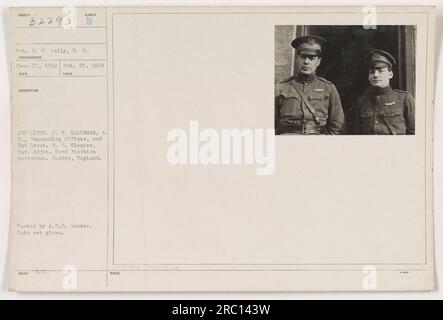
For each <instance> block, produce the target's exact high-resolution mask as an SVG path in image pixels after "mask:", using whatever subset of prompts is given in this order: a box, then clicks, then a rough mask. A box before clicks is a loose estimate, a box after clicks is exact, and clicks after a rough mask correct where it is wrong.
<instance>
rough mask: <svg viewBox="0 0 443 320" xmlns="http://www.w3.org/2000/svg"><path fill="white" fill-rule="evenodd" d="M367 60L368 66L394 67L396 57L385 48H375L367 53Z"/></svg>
mask: <svg viewBox="0 0 443 320" xmlns="http://www.w3.org/2000/svg"><path fill="white" fill-rule="evenodd" d="M365 61H366V63H367V65H368V67H372V68H374V67H379V68H380V67H390V68H392V67H393V66H394V65H395V64H396V62H395V58H394V57H393V56H392V55H391V54H390V53H389V52H386V51H384V50H379V49H375V50H372V51H371V52H369V53H368V54H366V56H365Z"/></svg>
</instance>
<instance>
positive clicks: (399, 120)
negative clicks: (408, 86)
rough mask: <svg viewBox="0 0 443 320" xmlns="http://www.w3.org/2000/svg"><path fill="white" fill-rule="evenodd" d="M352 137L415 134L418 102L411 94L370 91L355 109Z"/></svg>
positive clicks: (353, 110)
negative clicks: (416, 105)
mask: <svg viewBox="0 0 443 320" xmlns="http://www.w3.org/2000/svg"><path fill="white" fill-rule="evenodd" d="M352 118H353V123H352V128H351V130H352V133H354V134H376V135H379V134H380V135H392V134H395V135H402V134H414V133H415V101H414V98H413V97H412V95H411V94H409V93H408V92H407V91H401V90H396V89H392V88H391V87H390V86H388V87H385V88H375V87H370V88H368V89H367V90H366V92H365V93H364V95H363V96H362V97H361V98H360V99H358V101H357V103H356V104H355V106H354V107H353V109H352Z"/></svg>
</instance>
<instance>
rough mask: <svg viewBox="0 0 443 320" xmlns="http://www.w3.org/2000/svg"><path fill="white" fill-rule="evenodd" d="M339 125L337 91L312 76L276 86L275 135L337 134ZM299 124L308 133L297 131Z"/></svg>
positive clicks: (329, 84)
mask: <svg viewBox="0 0 443 320" xmlns="http://www.w3.org/2000/svg"><path fill="white" fill-rule="evenodd" d="M294 87H296V88H297V89H298V90H299V91H300V92H302V93H303V94H304V95H305V96H306V98H307V99H308V102H309V103H310V104H311V106H312V108H313V109H314V110H313V111H314V112H315V113H314V114H313V113H312V112H311V110H309V108H308V107H307V106H306V104H305V103H304V102H303V100H302V99H301V97H300V96H299V94H298V93H297V90H296V89H295V88H294ZM315 118H317V120H316V119H315ZM343 122H344V114H343V109H342V106H341V102H340V97H339V95H338V92H337V89H336V88H335V86H334V84H332V83H331V82H329V81H327V80H326V79H323V78H320V77H317V76H316V75H312V76H301V75H297V76H293V77H289V78H286V79H283V80H281V81H280V82H278V83H277V84H276V86H275V126H276V133H277V134H282V133H291V132H292V133H296V134H331V135H333V134H339V133H340V130H341V128H342V125H343ZM300 123H301V124H302V126H303V128H308V130H304V129H300ZM291 128H294V129H291Z"/></svg>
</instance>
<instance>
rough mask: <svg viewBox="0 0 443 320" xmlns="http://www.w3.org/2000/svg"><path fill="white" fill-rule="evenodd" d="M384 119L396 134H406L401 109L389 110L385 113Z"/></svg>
mask: <svg viewBox="0 0 443 320" xmlns="http://www.w3.org/2000/svg"><path fill="white" fill-rule="evenodd" d="M385 117H386V119H387V120H388V121H389V123H390V124H391V126H392V127H393V128H394V129H395V131H396V134H405V133H406V124H405V118H404V116H403V110H402V108H401V107H394V108H390V109H389V110H388V111H386V112H385Z"/></svg>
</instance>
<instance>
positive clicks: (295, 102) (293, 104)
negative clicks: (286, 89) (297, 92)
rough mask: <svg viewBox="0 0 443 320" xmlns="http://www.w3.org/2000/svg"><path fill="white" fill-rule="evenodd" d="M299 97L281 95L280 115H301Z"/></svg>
mask: <svg viewBox="0 0 443 320" xmlns="http://www.w3.org/2000/svg"><path fill="white" fill-rule="evenodd" d="M300 104H301V102H300V99H299V97H296V96H294V95H290V94H282V95H281V109H280V116H282V117H301V111H300Z"/></svg>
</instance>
